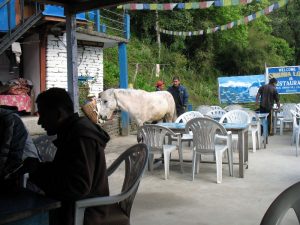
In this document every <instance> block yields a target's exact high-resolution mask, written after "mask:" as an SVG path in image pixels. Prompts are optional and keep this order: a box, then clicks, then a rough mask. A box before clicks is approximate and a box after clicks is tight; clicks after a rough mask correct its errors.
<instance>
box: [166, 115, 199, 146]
mask: <svg viewBox="0 0 300 225" xmlns="http://www.w3.org/2000/svg"><path fill="white" fill-rule="evenodd" d="M197 117H203V114H202V113H200V112H198V111H189V112H185V113H183V114H181V115H180V116H179V117H178V118H177V119H176V120H175V123H187V122H188V121H189V120H191V119H194V118H197ZM171 139H172V140H173V139H174V138H173V137H171ZM175 140H176V138H175ZM192 140H193V133H192V132H188V133H186V134H182V136H181V143H180V145H181V146H182V142H184V141H188V142H189V143H190V142H191V141H192ZM181 148H182V147H181Z"/></svg>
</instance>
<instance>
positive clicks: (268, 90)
mask: <svg viewBox="0 0 300 225" xmlns="http://www.w3.org/2000/svg"><path fill="white" fill-rule="evenodd" d="M258 93H259V94H260V96H261V98H260V106H261V107H263V108H265V109H266V110H271V109H272V108H273V104H274V101H275V102H276V103H279V96H278V92H277V89H276V87H275V86H274V85H272V84H266V85H263V86H261V87H260V88H259V89H258Z"/></svg>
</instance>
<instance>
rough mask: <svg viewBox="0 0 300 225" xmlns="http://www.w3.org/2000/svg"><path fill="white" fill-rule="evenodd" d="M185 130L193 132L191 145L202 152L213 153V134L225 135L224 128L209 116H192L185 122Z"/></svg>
mask: <svg viewBox="0 0 300 225" xmlns="http://www.w3.org/2000/svg"><path fill="white" fill-rule="evenodd" d="M185 130H186V131H187V132H188V131H192V132H193V146H194V147H195V148H196V150H197V151H200V152H202V153H213V152H214V150H215V135H216V132H217V131H218V134H220V135H226V134H227V131H226V129H225V128H224V127H223V126H222V125H221V124H220V123H218V122H217V121H215V120H213V119H210V118H205V117H204V118H194V119H191V120H190V121H188V122H187V124H186V126H185Z"/></svg>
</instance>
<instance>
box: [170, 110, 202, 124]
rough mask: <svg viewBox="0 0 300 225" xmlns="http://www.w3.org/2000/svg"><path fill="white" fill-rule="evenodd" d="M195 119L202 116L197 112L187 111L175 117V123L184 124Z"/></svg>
mask: <svg viewBox="0 0 300 225" xmlns="http://www.w3.org/2000/svg"><path fill="white" fill-rule="evenodd" d="M197 117H203V114H202V113H200V112H198V111H188V112H185V113H183V114H181V115H180V116H179V117H177V119H176V120H175V123H186V122H187V121H189V120H191V119H193V118H197Z"/></svg>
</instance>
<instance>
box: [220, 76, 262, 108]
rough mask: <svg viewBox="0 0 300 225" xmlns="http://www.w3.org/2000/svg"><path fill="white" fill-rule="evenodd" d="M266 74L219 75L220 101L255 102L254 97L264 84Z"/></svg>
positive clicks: (229, 102)
mask: <svg viewBox="0 0 300 225" xmlns="http://www.w3.org/2000/svg"><path fill="white" fill-rule="evenodd" d="M265 79H266V76H265V75H264V74H262V75H247V76H231V77H219V78H218V84H219V101H220V103H226V104H233V103H248V102H255V97H256V94H257V91H258V89H259V87H260V86H262V85H264V84H265Z"/></svg>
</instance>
